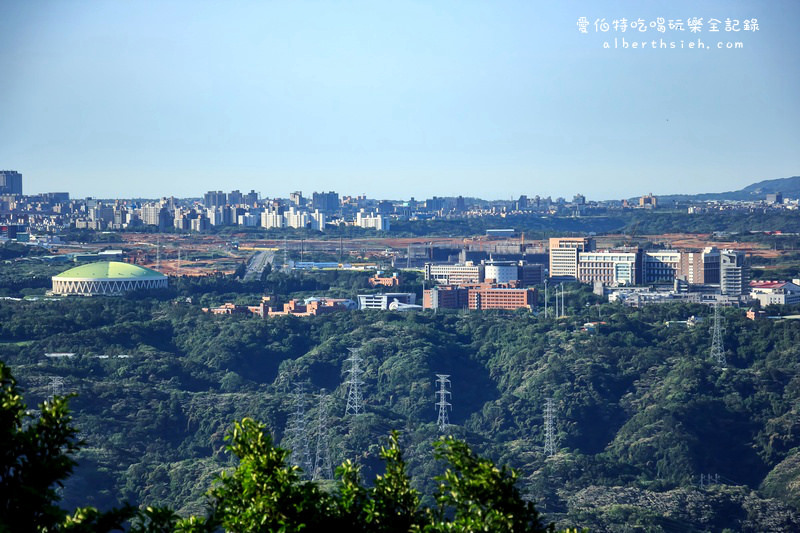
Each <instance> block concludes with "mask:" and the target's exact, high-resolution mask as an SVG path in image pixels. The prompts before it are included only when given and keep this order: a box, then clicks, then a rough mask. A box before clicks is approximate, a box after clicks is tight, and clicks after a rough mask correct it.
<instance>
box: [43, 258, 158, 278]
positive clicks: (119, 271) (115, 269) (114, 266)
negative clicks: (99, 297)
mask: <svg viewBox="0 0 800 533" xmlns="http://www.w3.org/2000/svg"><path fill="white" fill-rule="evenodd" d="M53 278H58V279H82V280H86V279H109V280H115V279H166V276H165V275H164V274H161V273H160V272H156V271H155V270H151V269H149V268H145V267H140V266H137V265H131V264H128V263H120V262H119V261H102V262H99V263H88V264H86V265H81V266H77V267H75V268H70V269H69V270H67V271H66V272H62V273H61V274H57V275H55V276H53Z"/></svg>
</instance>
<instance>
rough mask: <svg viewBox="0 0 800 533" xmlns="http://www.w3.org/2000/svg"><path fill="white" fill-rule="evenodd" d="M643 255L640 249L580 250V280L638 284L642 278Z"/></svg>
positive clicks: (607, 283)
mask: <svg viewBox="0 0 800 533" xmlns="http://www.w3.org/2000/svg"><path fill="white" fill-rule="evenodd" d="M641 257H642V255H641V252H640V251H639V250H636V251H628V250H606V251H597V252H579V254H578V280H579V281H581V282H582V283H594V282H600V283H602V284H603V285H638V284H640V283H641V279H642V267H641Z"/></svg>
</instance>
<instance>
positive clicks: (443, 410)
mask: <svg viewBox="0 0 800 533" xmlns="http://www.w3.org/2000/svg"><path fill="white" fill-rule="evenodd" d="M449 377H450V375H449V374H436V378H437V379H436V383H438V384H439V390H437V391H436V396H438V400H439V401H437V402H436V406H437V407H438V408H439V418H438V420H436V425H437V426H439V431H441V432H442V433H444V432H445V431H447V426H449V425H450V420H449V419H448V416H447V410H448V408H449V409H450V410H452V409H453V405H452V404H451V403H450V402H448V401H447V397H448V396H451V397H452V394H451V392H450V391H449V390H447V386H448V385H449V384H450V380H449V379H447V378H449Z"/></svg>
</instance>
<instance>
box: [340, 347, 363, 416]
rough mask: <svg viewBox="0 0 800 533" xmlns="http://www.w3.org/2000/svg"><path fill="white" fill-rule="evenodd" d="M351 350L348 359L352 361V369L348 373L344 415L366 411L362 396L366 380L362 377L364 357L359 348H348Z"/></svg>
mask: <svg viewBox="0 0 800 533" xmlns="http://www.w3.org/2000/svg"><path fill="white" fill-rule="evenodd" d="M348 350H350V357H349V358H348V359H347V361H348V362H349V363H350V369H349V370H347V373H348V374H350V377H349V379H348V380H347V382H346V383H347V385H348V389H347V407H345V409H344V416H347V415H354V416H358V415H360V414H362V413H363V412H364V405H363V399H364V398H363V397H362V396H361V385H363V384H364V381H363V380H362V379H361V374H363V373H364V371H363V370H361V366H360V364H361V362H362V361H363V359H361V357H359V356H358V348H348Z"/></svg>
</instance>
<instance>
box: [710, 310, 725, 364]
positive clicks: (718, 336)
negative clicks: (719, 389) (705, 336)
mask: <svg viewBox="0 0 800 533" xmlns="http://www.w3.org/2000/svg"><path fill="white" fill-rule="evenodd" d="M724 329H725V328H724V326H723V325H722V317H721V316H720V314H719V303H715V304H714V323H713V324H712V326H711V359H713V360H714V362H716V363H717V366H720V367H722V368H725V367H726V366H727V365H728V363H727V361H726V359H725V348H724V347H723V345H722V332H723V331H724Z"/></svg>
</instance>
